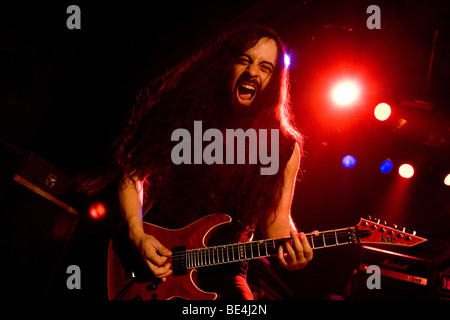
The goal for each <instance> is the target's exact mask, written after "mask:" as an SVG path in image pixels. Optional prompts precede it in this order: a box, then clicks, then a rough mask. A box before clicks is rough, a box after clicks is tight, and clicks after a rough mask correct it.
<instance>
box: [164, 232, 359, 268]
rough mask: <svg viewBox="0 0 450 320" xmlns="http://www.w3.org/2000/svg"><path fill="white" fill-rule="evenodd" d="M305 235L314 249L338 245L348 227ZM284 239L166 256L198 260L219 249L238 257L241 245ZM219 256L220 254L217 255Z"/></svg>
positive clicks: (194, 250) (253, 248)
mask: <svg viewBox="0 0 450 320" xmlns="http://www.w3.org/2000/svg"><path fill="white" fill-rule="evenodd" d="M305 235H306V236H307V239H308V242H310V243H311V242H312V241H315V243H314V246H318V247H315V249H321V248H324V247H327V246H335V245H339V244H340V243H339V241H337V242H338V243H336V240H337V239H338V238H339V237H342V236H348V228H344V229H336V230H329V231H323V232H319V233H308V234H305ZM311 237H312V238H311ZM284 239H290V237H286V238H280V239H267V240H260V241H252V242H245V243H244V242H243V243H235V244H227V245H219V246H214V247H205V248H196V249H187V250H183V251H177V252H175V253H174V254H173V255H172V256H170V257H168V259H170V260H172V261H180V260H185V259H186V258H187V256H188V255H189V254H191V255H193V256H195V257H194V258H196V259H197V260H198V258H200V259H201V258H202V256H204V257H205V258H206V257H207V256H206V255H211V254H213V255H219V249H221V250H222V255H225V254H226V253H228V254H233V253H235V254H236V256H238V257H239V252H240V251H241V250H242V247H244V248H245V251H248V250H249V248H251V249H250V250H258V246H260V244H261V241H262V242H266V243H267V242H270V241H280V240H284ZM311 239H313V240H312V241H311ZM324 239H325V240H324ZM331 240H333V241H335V243H332V244H326V242H327V241H331ZM341 240H342V239H341ZM349 242H351V241H350V240H348V241H341V243H342V244H344V243H349ZM249 245H250V246H249ZM208 251H212V252H208ZM224 251H225V252H224ZM263 251H264V250H263ZM262 256H267V255H260V256H259V257H262ZM219 257H220V255H219ZM251 258H252V257H248V258H247V259H244V260H248V259H251ZM255 258H258V257H255ZM219 260H220V259H219ZM238 260H239V259H238ZM238 260H236V261H238ZM241 260H242V259H241Z"/></svg>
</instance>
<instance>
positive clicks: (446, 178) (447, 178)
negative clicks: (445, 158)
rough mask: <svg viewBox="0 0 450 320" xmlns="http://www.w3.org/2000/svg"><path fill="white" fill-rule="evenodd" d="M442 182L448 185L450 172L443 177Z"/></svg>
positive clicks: (449, 183)
mask: <svg viewBox="0 0 450 320" xmlns="http://www.w3.org/2000/svg"><path fill="white" fill-rule="evenodd" d="M444 184H445V185H446V186H450V173H449V174H448V175H447V176H446V177H445V179H444Z"/></svg>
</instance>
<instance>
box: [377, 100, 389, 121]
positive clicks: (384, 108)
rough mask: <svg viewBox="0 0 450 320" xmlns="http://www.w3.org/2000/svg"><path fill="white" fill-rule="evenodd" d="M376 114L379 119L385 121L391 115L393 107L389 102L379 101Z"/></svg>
mask: <svg viewBox="0 0 450 320" xmlns="http://www.w3.org/2000/svg"><path fill="white" fill-rule="evenodd" d="M374 114H375V118H377V119H378V120H380V121H385V120H387V119H388V118H389V117H390V115H391V107H390V106H389V105H388V104H387V103H379V104H378V105H377V106H376V107H375V110H374Z"/></svg>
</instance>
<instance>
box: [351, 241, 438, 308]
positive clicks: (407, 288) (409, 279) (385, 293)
mask: <svg viewBox="0 0 450 320" xmlns="http://www.w3.org/2000/svg"><path fill="white" fill-rule="evenodd" d="M369 266H376V267H378V268H379V269H378V270H379V273H377V274H375V273H373V271H371V269H369ZM368 269H369V271H368ZM431 271H432V262H431V261H429V260H425V259H420V258H417V257H412V256H408V255H404V254H400V253H396V252H392V251H386V250H382V249H378V248H372V247H367V246H363V247H362V254H361V260H360V264H359V267H358V269H357V270H355V272H354V275H353V277H352V279H351V280H350V285H351V290H350V299H353V300H381V299H382V300H407V299H408V300H409V299H421V300H423V299H433V298H434V293H433V290H432V288H431V285H430V280H431ZM376 276H379V282H378V283H379V287H378V288H377V287H376V286H373V284H374V283H375V280H374V277H376ZM369 277H371V278H370V279H369ZM368 282H369V283H370V284H369V285H368ZM371 284H372V285H371Z"/></svg>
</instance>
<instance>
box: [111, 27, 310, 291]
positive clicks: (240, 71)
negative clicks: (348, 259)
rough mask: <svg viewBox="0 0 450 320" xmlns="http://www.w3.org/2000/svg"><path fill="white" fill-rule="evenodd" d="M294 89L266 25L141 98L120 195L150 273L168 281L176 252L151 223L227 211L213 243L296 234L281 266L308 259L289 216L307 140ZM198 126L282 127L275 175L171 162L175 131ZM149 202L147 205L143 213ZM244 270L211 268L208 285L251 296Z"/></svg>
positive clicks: (229, 36) (253, 167) (191, 62)
mask: <svg viewBox="0 0 450 320" xmlns="http://www.w3.org/2000/svg"><path fill="white" fill-rule="evenodd" d="M288 89H289V78H288V70H287V67H286V66H285V65H284V47H283V43H282V42H281V40H280V39H279V37H278V36H277V35H276V34H275V33H274V32H273V31H272V30H270V29H268V28H265V27H262V26H246V27H241V28H237V29H234V30H232V31H230V32H228V33H224V34H223V35H222V36H221V37H220V38H219V39H218V40H217V41H214V42H212V43H211V44H209V45H208V46H206V47H205V48H204V49H203V50H202V51H201V52H200V53H199V54H198V55H196V56H195V57H193V58H190V59H188V60H187V61H185V62H184V63H183V64H181V65H180V66H179V67H177V68H175V69H173V70H171V71H170V72H168V73H167V74H166V75H165V76H164V77H162V78H161V79H159V81H157V82H155V83H153V84H152V85H150V86H149V87H148V88H147V89H146V90H143V91H142V92H141V93H140V95H139V96H138V99H137V103H136V106H135V109H134V112H133V115H132V118H131V121H130V125H129V127H128V128H127V130H126V131H125V132H124V134H123V135H122V137H121V138H120V139H119V140H118V162H119V163H120V164H121V165H122V167H123V172H124V174H123V179H122V183H121V188H120V190H119V199H120V204H121V210H122V214H123V220H124V222H125V226H126V227H127V229H128V235H129V237H130V240H131V242H132V243H133V244H134V245H135V246H136V248H137V249H138V251H139V252H140V253H141V255H142V257H143V259H144V260H145V262H146V264H147V266H148V268H149V269H150V271H151V272H152V274H153V275H154V276H156V277H158V278H161V279H162V281H165V279H166V278H167V277H170V276H171V273H172V270H171V264H170V263H169V261H168V257H170V256H171V254H172V252H171V251H170V250H169V248H166V247H165V246H164V243H161V242H160V241H159V239H156V238H155V237H153V236H152V235H151V234H145V233H144V232H143V227H142V221H143V220H145V221H147V219H148V221H151V222H153V223H155V224H158V225H163V226H167V227H171V228H181V227H183V226H186V225H187V224H188V223H191V222H193V221H195V220H197V219H198V218H200V217H202V216H204V215H207V214H210V213H217V212H222V213H227V214H229V215H230V216H232V218H233V222H234V223H233V224H232V225H230V227H228V228H224V230H223V231H222V232H216V233H215V234H214V235H213V237H212V239H211V242H212V243H224V241H226V242H227V243H232V242H230V241H233V240H236V241H248V240H249V239H250V238H251V237H252V236H253V235H256V236H257V237H261V238H281V237H286V236H290V237H292V246H291V245H290V244H289V243H286V244H284V245H283V246H280V247H279V248H278V254H277V259H278V261H279V262H280V264H281V265H282V266H283V267H285V268H287V269H289V270H297V269H301V268H303V267H304V266H305V265H306V264H307V263H308V262H309V261H310V260H311V259H312V255H313V253H312V249H311V247H310V245H309V243H308V241H307V239H306V237H305V235H304V234H303V233H300V234H298V233H297V228H296V226H295V224H294V222H293V220H292V217H291V214H290V208H291V203H292V198H293V193H294V187H295V181H296V176H297V173H298V170H299V164H300V158H301V153H302V152H301V148H302V136H301V134H300V133H299V132H298V131H297V130H296V129H295V128H294V126H293V125H292V124H291V115H290V113H289V111H290V110H289V108H290V105H289V92H288ZM199 120H200V121H202V125H203V127H204V128H215V129H218V130H220V132H222V133H225V132H226V130H227V129H237V128H242V129H243V130H247V129H255V130H256V129H267V130H276V132H279V134H280V136H279V140H277V141H275V143H276V146H277V148H275V149H274V148H271V150H272V151H274V152H275V151H278V153H277V161H278V171H277V172H276V173H275V174H271V175H262V174H261V171H260V169H261V167H262V164H261V163H257V164H254V163H244V164H243V163H231V164H229V163H215V164H209V165H207V164H191V163H183V164H174V163H173V161H172V159H171V151H172V150H173V148H174V142H173V141H172V139H171V134H172V133H173V132H174V130H176V129H179V128H186V129H189V128H190V129H192V128H193V124H194V123H195V121H199ZM191 132H192V131H191ZM259 132H261V131H259ZM223 143H224V144H225V145H226V144H227V143H228V144H229V143H230V141H227V139H226V138H225V139H224V142H223ZM266 151H267V152H268V151H269V150H266ZM237 152H244V153H245V154H246V155H247V154H248V151H247V150H237ZM147 204H152V205H151V206H150V207H151V209H150V211H149V212H148V213H146V214H145V216H143V215H144V214H143V212H145V211H146V210H144V209H143V208H146V207H147V206H148V205H147ZM216 271H217V273H216ZM246 272H247V265H246V263H238V264H234V266H233V267H228V268H227V267H219V268H217V270H214V272H209V273H208V272H207V271H205V279H208V280H205V281H203V283H204V285H211V288H210V289H211V290H213V289H214V290H215V291H218V292H219V293H220V295H221V296H222V298H224V299H226V298H233V299H235V298H243V299H252V298H253V297H252V294H251V290H250V289H249V287H248V284H247V282H246ZM211 279H212V280H211ZM200 283H202V281H200Z"/></svg>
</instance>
